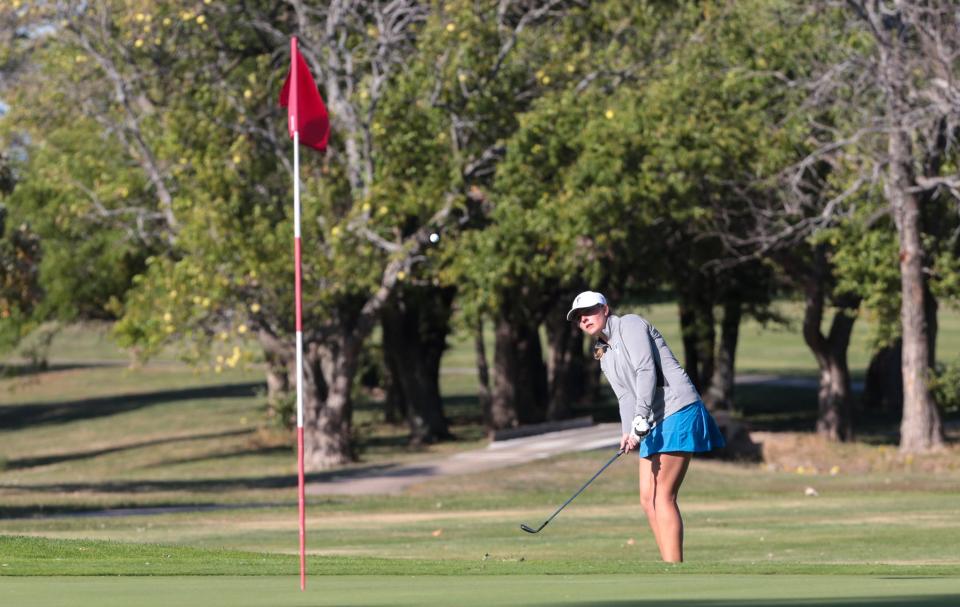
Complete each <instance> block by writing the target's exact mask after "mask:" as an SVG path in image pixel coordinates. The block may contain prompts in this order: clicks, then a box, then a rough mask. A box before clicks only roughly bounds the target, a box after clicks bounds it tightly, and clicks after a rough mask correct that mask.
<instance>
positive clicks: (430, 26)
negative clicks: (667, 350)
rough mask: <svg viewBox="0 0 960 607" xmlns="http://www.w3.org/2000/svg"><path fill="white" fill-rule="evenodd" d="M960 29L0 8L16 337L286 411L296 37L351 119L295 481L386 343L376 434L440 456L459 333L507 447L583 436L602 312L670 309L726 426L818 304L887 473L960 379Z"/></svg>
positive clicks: (750, 10)
mask: <svg viewBox="0 0 960 607" xmlns="http://www.w3.org/2000/svg"><path fill="white" fill-rule="evenodd" d="M956 15H957V6H956V3H954V2H949V1H945V0H942V1H939V2H917V3H908V2H899V1H891V2H877V1H862V2H860V1H853V0H850V1H847V2H834V1H832V0H816V1H815V2H799V1H796V0H745V1H742V2H717V1H708V0H700V1H692V0H691V1H681V2H662V1H656V0H600V1H596V2H584V1H582V0H501V1H499V2H475V1H466V0H451V1H446V2H440V3H431V2H418V1H415V0H395V1H392V2H388V3H380V2H359V1H345V2H315V1H310V0H288V1H284V2H276V1H275V0H236V1H232V2H224V1H220V0H158V1H155V2H142V1H139V0H102V1H97V2H80V1H77V2H62V3H37V2H29V1H19V2H18V1H14V2H13V3H6V4H4V6H3V7H0V31H2V38H0V45H2V46H0V99H2V100H3V102H4V104H5V105H6V106H7V110H6V112H5V113H4V114H3V115H2V116H0V201H2V203H3V205H4V208H5V211H4V212H3V213H2V215H0V217H2V220H0V239H2V240H0V271H2V274H0V288H2V290H0V316H2V317H3V318H2V322H3V330H2V331H0V337H2V339H4V340H5V343H6V344H10V343H13V342H15V341H16V339H17V338H18V337H19V336H22V335H23V334H24V333H26V332H27V331H29V330H30V328H31V327H33V326H35V325H36V323H38V322H40V321H42V320H47V319H52V318H55V319H60V320H63V321H72V320H78V319H86V318H104V319H110V320H114V321H116V323H115V327H116V329H115V330H116V334H117V337H118V339H119V340H120V342H121V343H122V344H123V345H126V346H130V347H135V348H136V349H137V350H138V351H139V352H140V353H142V355H144V356H149V355H150V354H151V353H153V352H156V350H157V349H158V348H161V347H163V346H165V345H167V344H171V343H176V344H179V345H180V346H182V348H183V350H184V352H185V354H186V355H187V356H188V357H189V358H191V359H193V360H196V361H211V364H214V365H215V366H218V367H228V366H234V365H237V364H241V363H242V361H243V360H247V359H249V358H250V357H251V356H253V354H254V353H251V352H244V351H241V350H239V349H235V347H234V346H233V344H234V343H235V342H236V340H235V339H233V338H235V337H237V336H249V337H253V338H255V340H256V343H257V344H259V347H260V349H261V350H262V357H263V358H264V359H265V360H266V362H267V365H266V367H267V375H268V377H267V385H268V387H269V391H270V394H269V399H270V401H271V402H272V403H273V404H274V406H276V407H280V404H279V403H282V402H283V401H284V399H285V398H288V394H289V392H290V390H291V389H292V387H293V379H292V378H293V377H295V371H296V369H295V368H294V365H295V358H294V351H293V339H292V335H293V314H292V309H293V297H294V294H293V270H292V267H291V262H290V258H291V252H292V244H291V243H292V217H291V215H292V208H291V206H292V205H291V204H290V199H291V193H290V190H291V185H290V182H291V175H292V157H291V149H290V148H291V144H290V142H289V140H288V138H287V135H286V131H285V120H284V115H283V110H282V109H281V108H279V107H278V104H277V94H278V91H279V90H280V84H281V82H282V78H283V76H284V75H285V73H286V68H287V65H288V60H289V59H288V49H289V45H288V39H289V36H291V35H296V36H298V37H299V39H300V41H301V46H302V52H303V53H304V55H305V57H306V58H307V61H308V63H309V65H310V67H311V71H312V72H313V74H314V76H315V77H316V79H317V82H318V85H319V87H320V91H321V94H322V96H323V98H324V100H325V101H326V103H327V105H328V108H329V110H330V115H331V120H332V135H331V142H330V149H329V150H328V152H327V153H326V154H325V155H322V156H320V155H316V154H313V152H309V151H304V152H303V153H302V163H301V166H302V169H301V170H302V180H303V201H304V207H303V213H304V216H303V226H304V230H303V242H304V246H305V250H304V269H303V277H304V285H305V289H304V343H305V357H304V373H305V377H306V380H307V386H306V391H305V404H306V426H307V463H308V466H309V467H310V468H312V469H322V468H327V467H331V466H336V465H340V464H343V463H345V462H348V461H350V460H351V459H352V458H353V457H354V452H353V443H352V409H353V404H354V401H353V398H354V396H353V392H354V388H355V386H356V384H357V382H358V381H359V379H360V376H361V374H362V372H363V369H364V368H365V366H369V365H368V363H366V362H365V361H366V360H367V359H368V358H369V356H370V355H371V346H370V344H371V336H372V335H374V334H375V333H376V334H378V335H380V336H381V339H380V340H379V341H380V343H379V347H378V348H377V349H376V351H375V352H373V356H374V357H375V358H376V360H377V361H378V362H377V363H376V364H377V366H378V368H379V369H381V375H382V377H381V380H382V383H383V385H384V386H385V388H386V390H387V397H386V407H387V415H388V417H390V418H392V419H396V420H399V419H403V420H405V421H406V423H407V424H408V425H409V430H410V437H411V441H413V442H417V443H429V442H433V441H439V440H446V439H449V438H450V437H451V434H450V428H449V422H448V420H447V417H446V415H445V412H444V410H443V402H442V400H441V394H440V389H439V366H440V358H441V355H442V353H443V351H444V349H445V348H446V343H447V338H448V336H449V335H450V334H451V331H452V330H453V329H454V327H455V326H459V327H460V328H461V329H462V330H465V331H466V332H468V333H469V334H472V335H473V336H474V345H475V351H476V365H477V368H478V376H479V378H480V385H479V388H478V390H479V395H480V401H481V404H482V407H483V415H484V421H485V424H486V426H487V427H488V428H489V429H490V430H497V429H503V428H509V427H513V426H517V425H520V424H527V423H534V422H539V421H543V420H553V419H562V418H564V417H567V416H569V415H570V414H571V411H573V409H574V408H575V406H576V405H577V404H578V403H579V402H582V401H583V400H584V399H585V398H588V397H589V396H590V395H591V394H593V393H594V391H595V387H596V382H597V376H596V373H595V369H593V368H592V367H591V366H590V365H588V364H587V363H588V358H587V353H586V348H587V344H586V343H585V341H584V339H583V337H582V336H581V335H580V334H578V332H577V330H576V329H575V327H572V326H571V324H570V323H567V322H565V321H564V314H565V312H566V307H567V305H568V302H569V301H571V299H572V296H573V295H574V294H576V293H577V292H578V291H580V290H583V289H585V288H594V289H602V290H604V291H605V292H607V294H608V296H610V297H611V299H613V300H614V301H630V300H640V299H643V298H648V297H650V296H651V295H652V294H655V293H663V292H667V293H669V295H670V296H671V297H672V298H674V299H675V300H676V301H677V303H678V314H679V320H680V325H681V329H682V349H683V354H684V359H685V364H686V367H687V369H688V371H689V372H690V374H691V376H692V378H693V380H694V382H695V383H696V384H697V386H698V388H699V389H700V390H701V392H702V393H703V394H704V396H705V399H706V400H707V401H708V405H709V406H710V407H712V408H714V409H725V408H732V407H733V406H734V402H735V395H734V393H733V385H734V384H733V379H734V370H735V368H736V352H737V343H738V338H739V328H740V326H741V323H742V322H743V320H744V319H746V318H754V319H758V320H760V321H763V322H767V321H771V320H776V316H775V313H774V311H773V308H772V307H771V303H772V301H773V300H774V298H776V297H779V296H784V295H789V296H799V297H802V299H803V301H804V306H805V308H804V309H805V312H804V319H803V331H802V333H803V339H804V340H805V341H806V343H807V345H808V346H809V348H810V350H811V352H812V354H813V356H814V357H815V359H816V361H817V364H818V367H819V370H820V375H819V383H820V387H819V391H818V401H819V411H818V419H817V426H816V429H817V432H819V433H820V434H822V435H824V436H826V437H828V438H830V439H832V440H849V439H851V438H852V437H853V436H854V431H855V428H854V427H853V422H852V420H853V399H852V395H851V387H850V371H849V368H848V365H847V349H848V346H849V342H850V336H851V332H852V329H853V326H854V324H855V322H856V319H857V317H858V315H859V314H862V313H864V311H866V312H868V313H870V314H871V315H873V316H875V317H876V318H877V319H879V329H878V334H877V336H876V337H877V339H876V342H877V345H878V349H877V353H876V356H875V360H874V362H873V363H871V370H870V373H869V374H868V393H869V394H871V395H873V397H874V399H875V400H877V401H878V402H880V401H891V400H898V399H902V406H903V416H902V424H901V444H900V446H901V450H902V451H904V452H908V453H916V452H923V451H927V450H931V449H937V448H938V447H939V446H940V445H941V444H942V442H943V428H942V421H941V409H942V407H943V406H947V405H950V406H953V405H952V403H955V402H956V401H957V397H956V394H957V387H956V384H957V382H956V381H955V379H953V378H956V377H958V375H960V373H957V371H956V369H955V368H954V367H943V366H942V365H938V361H936V359H935V343H936V335H937V327H938V324H937V311H938V309H939V306H940V305H941V303H942V302H956V301H957V299H958V296H960V263H958V259H960V258H958V252H960V214H958V202H960V176H958V175H960V171H958V158H960V155H958V148H957V136H958V133H960V28H958V26H957V16H956ZM0 107H2V106H0ZM17 226H19V227H17ZM433 233H436V234H439V235H440V236H441V238H440V241H439V242H438V243H434V242H432V241H431V239H430V235H431V234H433ZM485 327H487V328H489V329H492V333H493V335H494V344H493V350H492V352H488V351H487V347H486V345H485V343H484V340H483V334H484V328H485ZM934 395H937V398H939V399H940V401H941V403H940V404H939V405H938V403H937V402H936V400H935V398H934Z"/></svg>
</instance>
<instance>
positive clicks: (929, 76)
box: [820, 1, 960, 453]
mask: <svg viewBox="0 0 960 607" xmlns="http://www.w3.org/2000/svg"><path fill="white" fill-rule="evenodd" d="M844 9H845V10H846V15H847V16H848V17H849V19H848V20H847V21H846V23H845V28H844V30H843V34H844V35H846V36H847V40H850V41H851V42H849V43H848V45H849V50H850V53H849V55H848V57H847V58H846V59H845V60H844V61H843V62H838V63H836V64H834V65H832V66H830V67H829V71H828V72H826V73H828V74H830V78H824V79H823V82H824V83H825V86H823V87H821V88H820V90H821V91H822V90H828V91H830V92H831V93H833V94H834V96H833V97H832V98H833V99H840V100H842V101H845V102H846V103H848V104H849V106H854V105H856V106H857V107H858V108H863V109H860V110H859V111H858V112H856V113H855V114H854V116H856V117H857V122H856V123H854V124H853V127H854V128H853V129H851V130H849V131H847V133H846V134H845V136H844V139H842V140H840V141H839V142H838V139H839V138H838V137H837V136H836V135H837V134H836V133H834V134H833V136H832V137H829V138H828V142H829V143H828V145H830V146H832V147H834V148H835V147H837V146H838V143H839V144H840V145H844V142H851V141H860V142H864V143H863V144H862V145H859V146H857V148H856V150H857V151H858V152H860V153H862V154H864V155H865V162H864V165H865V166H866V168H867V169H868V170H869V171H870V172H871V175H872V176H873V175H875V176H879V179H878V180H877V179H874V181H875V182H876V181H878V182H879V183H880V184H881V185H882V188H883V192H884V196H885V198H886V200H887V202H888V203H889V205H890V211H891V214H892V216H893V218H894V224H895V226H896V230H897V235H898V240H899V266H900V292H901V298H900V305H901V309H900V323H901V331H902V340H903V342H902V343H903V354H902V357H903V358H902V374H903V381H904V410H903V420H902V423H901V427H900V434H901V439H900V449H901V451H902V452H904V453H917V452H923V451H928V450H932V449H937V448H939V447H940V446H941V445H942V443H943V430H942V426H941V421H940V415H939V411H938V410H937V406H936V403H935V402H934V401H933V398H932V396H931V393H930V389H929V367H930V352H931V337H932V335H933V332H935V319H934V315H933V312H934V311H935V306H934V305H933V302H932V301H931V299H930V297H931V292H930V289H929V285H928V284H927V282H926V281H925V278H924V272H925V268H926V267H929V265H930V263H931V260H930V258H929V254H930V251H927V250H925V247H924V244H923V227H924V226H923V216H924V207H925V206H926V204H927V203H929V202H930V201H932V200H934V199H936V198H940V197H948V198H949V197H953V198H954V199H956V198H957V181H956V178H955V172H956V171H955V166H954V165H953V164H952V163H951V160H950V159H951V157H952V156H955V146H956V140H957V134H958V130H957V124H958V118H960V105H958V104H957V103H956V99H957V98H958V95H960V88H958V85H957V65H958V63H957V58H958V56H960V32H958V30H957V27H956V21H955V16H956V7H955V6H952V5H951V3H938V2H919V3H911V2H900V1H894V2H877V1H867V2H862V1H851V2H847V3H846V4H845V5H844ZM850 73H855V74H856V76H857V77H858V83H859V84H860V87H858V88H855V89H853V90H854V92H856V93H860V95H859V96H852V95H851V94H850V92H851V87H849V86H848V85H847V84H845V83H842V79H843V78H844V77H845V76H846V75H847V74H850Z"/></svg>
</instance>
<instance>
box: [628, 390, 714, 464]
mask: <svg viewBox="0 0 960 607" xmlns="http://www.w3.org/2000/svg"><path fill="white" fill-rule="evenodd" d="M726 444H727V443H726V441H725V440H724V439H723V434H721V433H720V428H718V427H717V422H715V421H713V417H712V416H711V415H710V412H709V411H707V408H706V407H705V406H703V401H699V400H698V401H697V402H695V403H693V404H690V405H687V406H686V407H684V408H683V409H680V410H679V411H677V412H676V413H672V414H671V415H669V416H667V417H666V418H665V419H664V420H663V421H662V422H660V423H659V424H657V425H655V426H654V427H653V429H651V430H650V433H649V434H647V435H646V436H645V437H644V438H643V440H641V441H640V457H647V456H648V455H653V454H654V453H665V452H667V453H669V452H674V451H682V452H686V453H702V452H704V451H712V450H713V449H722V448H723V447H724V446H725V445H726Z"/></svg>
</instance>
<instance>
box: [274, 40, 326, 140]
mask: <svg viewBox="0 0 960 607" xmlns="http://www.w3.org/2000/svg"><path fill="white" fill-rule="evenodd" d="M280 107H285V108H287V129H288V130H289V131H290V139H293V138H294V137H293V135H294V133H299V134H300V143H302V144H303V145H307V146H310V147H312V148H313V149H315V150H319V151H321V152H322V151H324V150H326V149H327V139H328V138H329V137H330V118H329V116H328V115H327V107H326V106H325V105H323V99H321V98H320V93H319V92H318V91H317V84H316V83H315V82H314V81H313V76H311V75H310V69H309V68H308V67H307V62H306V61H304V59H303V55H301V54H300V50H299V49H298V48H297V39H296V37H294V38H291V39H290V72H289V73H288V74H287V79H286V80H285V81H284V82H283V89H281V90H280Z"/></svg>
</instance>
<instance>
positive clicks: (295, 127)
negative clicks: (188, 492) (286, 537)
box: [289, 36, 307, 591]
mask: <svg viewBox="0 0 960 607" xmlns="http://www.w3.org/2000/svg"><path fill="white" fill-rule="evenodd" d="M296 56H297V38H296V36H294V37H292V38H290V59H291V61H290V71H291V73H290V105H291V107H290V109H291V111H290V113H289V120H290V121H291V124H290V130H291V131H293V257H294V270H293V276H294V278H293V281H294V288H293V292H294V300H295V301H296V304H295V307H296V311H297V320H296V322H297V325H296V329H297V502H298V505H299V510H300V590H301V591H303V590H306V588H307V522H306V498H305V496H304V487H303V485H304V483H303V308H302V303H301V295H302V292H301V290H300V279H301V276H300V274H301V272H300V267H301V264H300V125H299V124H298V122H299V119H300V107H299V105H300V104H299V100H300V93H299V91H298V88H299V87H298V86H297V85H298V77H297V62H296V60H295V57H296Z"/></svg>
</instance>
